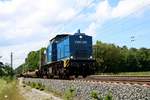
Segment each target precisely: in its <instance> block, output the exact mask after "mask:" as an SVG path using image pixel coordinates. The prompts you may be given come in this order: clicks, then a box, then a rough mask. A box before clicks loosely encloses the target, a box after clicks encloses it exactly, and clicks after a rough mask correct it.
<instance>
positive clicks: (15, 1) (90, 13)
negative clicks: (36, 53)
mask: <svg viewBox="0 0 150 100" xmlns="http://www.w3.org/2000/svg"><path fill="white" fill-rule="evenodd" d="M149 16H150V0H38V1H37V0H32V2H31V1H29V0H2V1H0V35H1V36H0V56H3V57H2V58H1V59H0V61H3V62H5V63H10V52H13V53H14V66H15V67H17V66H18V65H20V64H21V63H23V62H24V59H25V57H26V56H27V54H28V53H29V52H30V51H32V50H38V49H39V48H41V47H45V46H46V45H47V44H48V40H49V39H51V38H52V37H54V36H55V35H57V34H61V33H70V34H73V33H75V32H76V30H77V29H79V28H80V29H81V31H82V32H85V33H86V34H88V35H91V36H93V43H95V41H96V40H100V41H102V42H106V43H114V44H116V45H119V46H123V45H126V46H128V47H136V48H141V47H146V48H150V41H149V38H150V17H149ZM132 36H134V37H135V38H134V40H135V41H134V42H131V37H132Z"/></svg>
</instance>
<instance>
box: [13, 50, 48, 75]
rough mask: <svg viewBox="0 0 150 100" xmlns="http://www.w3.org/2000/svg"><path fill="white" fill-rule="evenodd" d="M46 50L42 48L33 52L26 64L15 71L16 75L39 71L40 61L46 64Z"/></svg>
mask: <svg viewBox="0 0 150 100" xmlns="http://www.w3.org/2000/svg"><path fill="white" fill-rule="evenodd" d="M45 49H46V48H41V49H40V50H38V51H31V52H30V53H29V54H28V56H27V58H26V59H25V63H24V64H22V65H20V66H19V67H18V68H16V69H15V72H16V74H22V73H24V72H27V71H33V70H35V69H38V67H39V61H40V60H41V61H42V62H44V59H45V58H44V57H45V56H44V50H45ZM40 55H41V59H40Z"/></svg>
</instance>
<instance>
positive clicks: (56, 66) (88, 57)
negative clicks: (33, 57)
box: [38, 30, 94, 78]
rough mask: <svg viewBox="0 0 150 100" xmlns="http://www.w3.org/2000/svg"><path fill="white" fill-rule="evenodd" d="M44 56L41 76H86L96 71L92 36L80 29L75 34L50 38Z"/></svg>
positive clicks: (40, 71) (40, 70)
mask: <svg viewBox="0 0 150 100" xmlns="http://www.w3.org/2000/svg"><path fill="white" fill-rule="evenodd" d="M44 58H45V62H44V64H43V65H42V66H41V67H40V69H39V73H38V75H40V76H41V77H43V76H44V77H47V78H53V77H55V76H57V77H59V78H68V77H69V76H75V77H78V76H79V75H82V76H83V77H86V76H87V75H90V74H92V73H93V71H94V67H93V63H94V60H93V58H92V37H91V36H88V35H85V33H80V30H78V32H77V33H75V34H74V35H70V34H61V35H57V36H56V37H54V38H52V39H51V40H50V43H49V45H48V47H47V49H46V52H45V57H44Z"/></svg>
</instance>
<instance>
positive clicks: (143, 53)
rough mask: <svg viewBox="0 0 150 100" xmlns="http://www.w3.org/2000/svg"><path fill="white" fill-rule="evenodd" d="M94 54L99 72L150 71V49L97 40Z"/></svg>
mask: <svg viewBox="0 0 150 100" xmlns="http://www.w3.org/2000/svg"><path fill="white" fill-rule="evenodd" d="M93 56H94V58H95V59H96V64H97V72H98V73H110V72H111V73H119V72H137V71H150V49H146V48H140V49H136V48H130V49H128V48H127V47H126V46H123V47H119V46H115V45H114V44H106V43H102V42H100V41H97V42H96V44H95V45H94V46H93Z"/></svg>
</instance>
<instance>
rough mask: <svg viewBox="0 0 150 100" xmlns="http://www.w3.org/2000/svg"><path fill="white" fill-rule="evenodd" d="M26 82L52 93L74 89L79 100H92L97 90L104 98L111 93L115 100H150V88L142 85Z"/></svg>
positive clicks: (36, 80)
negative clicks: (93, 93) (35, 84)
mask: <svg viewBox="0 0 150 100" xmlns="http://www.w3.org/2000/svg"><path fill="white" fill-rule="evenodd" d="M24 82H25V83H28V82H36V83H41V84H43V85H45V87H46V88H47V89H48V90H49V91H51V90H53V91H57V92H59V93H64V92H65V91H66V90H67V89H69V88H74V89H75V93H76V99H77V100H90V99H91V97H90V95H91V92H92V91H93V90H94V91H95V90H96V91H97V92H98V93H100V95H101V96H102V97H104V96H106V95H107V94H108V93H111V94H112V96H113V99H114V100H150V87H148V86H141V85H136V84H135V85H133V84H132V85H131V84H121V83H104V82H85V81H74V80H72V81H69V80H51V79H37V78H24Z"/></svg>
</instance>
